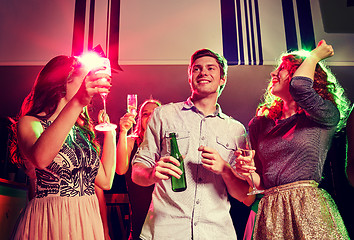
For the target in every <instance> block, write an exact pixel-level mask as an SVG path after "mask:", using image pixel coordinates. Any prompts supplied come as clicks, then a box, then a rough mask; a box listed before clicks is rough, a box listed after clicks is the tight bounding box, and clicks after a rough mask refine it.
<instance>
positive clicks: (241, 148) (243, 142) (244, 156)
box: [235, 133, 264, 195]
mask: <svg viewBox="0 0 354 240" xmlns="http://www.w3.org/2000/svg"><path fill="white" fill-rule="evenodd" d="M254 155H255V150H252V147H251V143H250V140H249V136H248V134H247V133H245V134H243V135H241V136H239V137H238V139H237V150H236V151H235V156H236V172H237V174H238V175H239V177H240V178H241V179H244V180H247V182H248V183H249V184H250V186H252V191H251V192H249V193H248V194H247V195H254V194H258V193H262V192H263V191H264V190H258V189H257V187H256V183H255V181H254V178H253V175H257V185H258V186H259V185H260V182H259V179H260V178H259V175H258V174H257V173H256V172H255V171H256V167H255V164H254Z"/></svg>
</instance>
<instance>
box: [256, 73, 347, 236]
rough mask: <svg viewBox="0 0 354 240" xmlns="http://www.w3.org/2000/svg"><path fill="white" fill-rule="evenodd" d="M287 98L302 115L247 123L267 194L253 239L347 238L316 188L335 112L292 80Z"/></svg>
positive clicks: (307, 85)
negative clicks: (298, 107)
mask: <svg viewBox="0 0 354 240" xmlns="http://www.w3.org/2000/svg"><path fill="white" fill-rule="evenodd" d="M290 93H291V94H292V97H293V99H294V100H295V101H296V102H297V104H298V105H299V106H300V107H301V108H302V109H304V110H305V111H304V112H301V113H297V114H295V115H293V116H291V117H289V118H287V119H284V120H273V119H268V118H266V117H264V116H262V117H256V118H254V119H253V120H251V122H250V124H249V131H250V135H251V142H252V147H254V149H255V150H256V156H255V162H256V167H257V172H258V173H259V174H260V176H261V179H262V182H263V185H264V186H265V188H266V189H267V190H266V191H265V192H264V195H265V196H264V197H263V198H262V199H261V200H260V203H259V206H258V212H257V217H256V223H255V228H254V236H253V237H254V238H253V239H349V236H348V233H347V231H346V229H345V226H344V223H343V220H342V218H341V216H340V214H339V212H338V210H337V207H336V205H335V203H334V201H333V199H332V198H331V196H330V195H329V194H328V193H327V192H326V191H325V190H323V189H320V188H318V187H317V186H318V183H319V182H320V181H321V176H322V171H323V166H324V162H325V159H326V156H327V152H328V149H329V147H330V145H331V140H332V137H333V135H334V133H335V128H336V125H337V123H338V121H339V111H338V109H337V108H336V107H335V105H334V104H333V103H332V102H330V101H328V100H324V99H323V98H322V97H321V96H319V95H318V94H317V93H316V92H315V90H314V89H313V87H312V80H311V79H309V78H305V77H295V78H293V79H292V81H291V83H290Z"/></svg>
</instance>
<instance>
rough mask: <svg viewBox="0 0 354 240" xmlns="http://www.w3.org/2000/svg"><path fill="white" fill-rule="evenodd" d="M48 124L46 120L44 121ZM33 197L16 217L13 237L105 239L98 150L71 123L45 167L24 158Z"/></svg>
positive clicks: (45, 125) (45, 126)
mask: <svg viewBox="0 0 354 240" xmlns="http://www.w3.org/2000/svg"><path fill="white" fill-rule="evenodd" d="M42 125H43V127H44V129H45V128H47V127H48V126H49V125H50V122H49V121H43V122H42ZM25 165H26V168H27V169H26V174H27V175H28V176H29V179H30V183H31V184H30V185H31V187H32V190H30V192H31V191H33V192H34V197H33V199H31V200H30V201H29V203H28V204H27V206H26V207H25V209H24V210H23V211H22V213H21V216H20V217H19V220H18V223H17V226H16V227H15V229H14V234H13V239H42V240H44V239H104V234H103V226H102V221H101V217H100V212H99V205H98V200H97V197H96V195H95V185H94V182H95V178H96V175H97V172H98V168H99V166H100V160H99V156H98V154H97V152H96V151H95V149H94V148H93V147H92V145H91V144H90V142H89V140H88V139H87V138H86V136H85V135H84V134H83V133H82V131H81V130H80V129H79V128H78V127H76V126H74V127H73V128H72V130H71V131H70V133H69V135H68V137H67V138H66V140H65V143H64V144H63V146H62V148H61V149H60V151H59V153H58V155H57V156H56V157H55V158H54V160H53V161H52V162H51V163H50V164H49V166H48V167H46V168H45V169H37V168H35V167H34V165H33V164H32V163H31V162H30V161H28V160H27V161H26V162H25Z"/></svg>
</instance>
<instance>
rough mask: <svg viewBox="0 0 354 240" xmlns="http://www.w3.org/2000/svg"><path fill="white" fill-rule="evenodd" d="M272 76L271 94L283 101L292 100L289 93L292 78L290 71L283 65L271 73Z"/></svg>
mask: <svg viewBox="0 0 354 240" xmlns="http://www.w3.org/2000/svg"><path fill="white" fill-rule="evenodd" d="M270 76H271V77H272V86H271V93H272V94H273V95H275V96H277V97H280V98H282V99H288V98H289V97H290V98H291V95H290V92H289V83H290V79H291V77H290V76H289V72H288V70H287V69H286V68H284V65H283V64H281V65H280V66H279V67H278V68H277V69H276V70H274V71H273V72H271V73H270Z"/></svg>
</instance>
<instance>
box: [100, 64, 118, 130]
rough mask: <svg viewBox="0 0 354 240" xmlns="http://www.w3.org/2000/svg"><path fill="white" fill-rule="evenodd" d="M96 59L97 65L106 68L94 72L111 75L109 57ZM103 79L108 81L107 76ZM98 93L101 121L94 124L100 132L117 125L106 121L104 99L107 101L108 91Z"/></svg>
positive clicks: (112, 128) (114, 127)
mask: <svg viewBox="0 0 354 240" xmlns="http://www.w3.org/2000/svg"><path fill="white" fill-rule="evenodd" d="M97 61H98V62H99V63H98V64H99V66H104V67H106V68H105V69H103V70H99V71H97V72H96V73H106V74H108V75H109V76H111V75H112V71H111V64H110V62H109V59H108V58H103V57H99V58H98V59H97ZM103 80H105V81H109V80H108V79H107V78H103ZM100 95H101V98H102V102H103V122H102V123H100V124H98V125H96V126H95V129H96V130H97V131H101V132H107V131H112V130H114V129H116V128H117V125H116V124H113V123H110V122H107V118H106V114H107V108H106V101H107V95H108V93H100Z"/></svg>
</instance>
